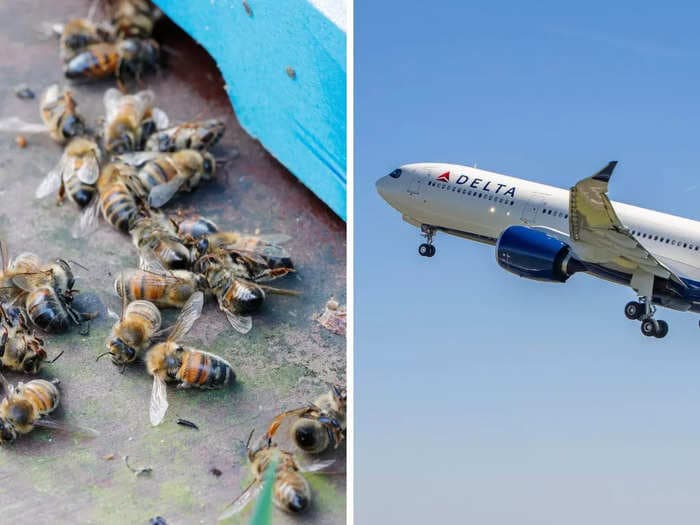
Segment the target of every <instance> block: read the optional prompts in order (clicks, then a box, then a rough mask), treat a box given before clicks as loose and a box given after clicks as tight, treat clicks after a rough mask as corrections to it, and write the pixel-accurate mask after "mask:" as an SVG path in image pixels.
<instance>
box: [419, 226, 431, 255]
mask: <svg viewBox="0 0 700 525" xmlns="http://www.w3.org/2000/svg"><path fill="white" fill-rule="evenodd" d="M420 230H421V234H422V235H423V236H424V237H425V240H426V242H424V243H423V244H421V245H420V246H419V247H418V253H419V254H420V255H422V256H423V257H432V256H433V255H435V246H433V236H434V235H435V228H433V227H432V226H428V225H427V224H423V225H422V226H421V228H420Z"/></svg>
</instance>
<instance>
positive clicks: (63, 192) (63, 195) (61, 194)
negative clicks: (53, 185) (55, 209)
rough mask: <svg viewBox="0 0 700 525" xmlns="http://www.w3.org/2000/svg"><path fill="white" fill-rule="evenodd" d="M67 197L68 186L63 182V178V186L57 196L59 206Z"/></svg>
mask: <svg viewBox="0 0 700 525" xmlns="http://www.w3.org/2000/svg"><path fill="white" fill-rule="evenodd" d="M65 198H66V187H65V185H64V184H63V180H61V187H60V188H58V197H57V198H56V204H57V205H58V206H62V205H63V201H64V199H65Z"/></svg>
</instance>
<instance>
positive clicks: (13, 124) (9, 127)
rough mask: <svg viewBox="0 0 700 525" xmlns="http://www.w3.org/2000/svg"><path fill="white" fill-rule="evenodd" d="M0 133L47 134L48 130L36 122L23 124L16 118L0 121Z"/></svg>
mask: <svg viewBox="0 0 700 525" xmlns="http://www.w3.org/2000/svg"><path fill="white" fill-rule="evenodd" d="M0 131H2V132H9V133H27V134H33V133H47V132H48V128H47V127H46V125H44V124H39V123H38V122H25V121H24V120H22V119H21V118H18V117H7V118H2V119H0Z"/></svg>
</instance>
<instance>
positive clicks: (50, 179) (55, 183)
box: [34, 155, 65, 199]
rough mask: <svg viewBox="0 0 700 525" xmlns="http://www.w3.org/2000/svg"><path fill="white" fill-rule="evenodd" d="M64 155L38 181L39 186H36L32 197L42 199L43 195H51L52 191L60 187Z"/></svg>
mask: <svg viewBox="0 0 700 525" xmlns="http://www.w3.org/2000/svg"><path fill="white" fill-rule="evenodd" d="M64 157H65V155H64V156H63V157H61V160H59V161H58V164H56V165H55V166H54V167H53V168H51V171H49V172H48V173H47V174H46V177H44V178H43V180H42V181H41V182H40V183H39V186H37V188H36V191H35V192H34V197H36V198H37V199H43V198H44V197H47V196H49V195H51V194H52V193H56V192H57V191H58V189H59V188H60V187H61V182H62V181H63V175H62V173H63V165H64V163H65V158H64Z"/></svg>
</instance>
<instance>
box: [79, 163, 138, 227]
mask: <svg viewBox="0 0 700 525" xmlns="http://www.w3.org/2000/svg"><path fill="white" fill-rule="evenodd" d="M97 192H98V194H99V197H98V198H94V199H92V201H91V202H90V204H89V205H88V206H86V207H85V208H84V209H83V211H82V213H81V214H80V217H79V218H78V220H77V221H76V222H75V224H73V227H72V228H71V233H72V235H73V237H75V238H79V237H85V236H87V235H88V234H89V233H91V232H92V231H94V230H95V228H96V227H97V225H98V224H99V219H100V211H101V212H102V216H103V217H104V218H105V220H106V221H107V222H108V223H109V224H111V225H112V226H114V227H115V228H116V229H117V230H119V231H121V232H123V233H128V232H129V229H130V228H131V227H132V226H133V224H134V221H136V219H137V218H138V216H139V213H140V210H141V202H140V201H139V200H138V195H139V194H140V192H141V190H140V189H139V186H138V179H137V178H136V170H134V168H132V167H131V166H128V165H127V164H120V163H116V162H112V163H110V164H107V165H106V166H105V167H103V168H102V171H101V172H100V176H99V177H98V179H97Z"/></svg>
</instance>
